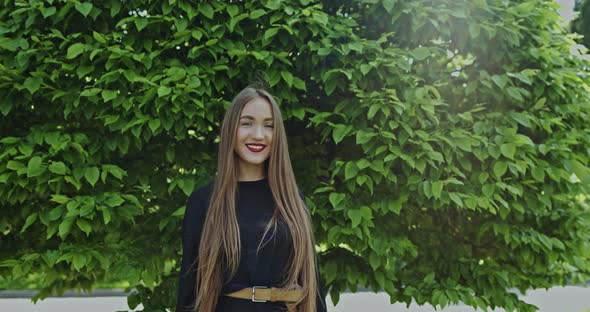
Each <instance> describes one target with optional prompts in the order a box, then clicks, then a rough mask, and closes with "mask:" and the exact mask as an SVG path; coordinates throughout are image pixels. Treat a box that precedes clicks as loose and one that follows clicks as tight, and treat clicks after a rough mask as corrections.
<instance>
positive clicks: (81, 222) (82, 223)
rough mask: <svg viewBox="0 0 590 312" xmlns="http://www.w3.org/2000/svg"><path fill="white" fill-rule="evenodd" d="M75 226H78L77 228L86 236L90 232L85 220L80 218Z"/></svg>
mask: <svg viewBox="0 0 590 312" xmlns="http://www.w3.org/2000/svg"><path fill="white" fill-rule="evenodd" d="M76 225H78V228H79V229H80V230H82V232H84V233H86V236H88V235H90V232H92V226H91V225H90V222H88V221H86V220H85V219H82V218H80V219H78V220H76Z"/></svg>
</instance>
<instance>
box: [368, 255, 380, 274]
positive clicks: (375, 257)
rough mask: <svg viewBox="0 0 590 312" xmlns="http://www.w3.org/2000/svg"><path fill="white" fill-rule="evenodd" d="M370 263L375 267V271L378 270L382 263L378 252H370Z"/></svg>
mask: <svg viewBox="0 0 590 312" xmlns="http://www.w3.org/2000/svg"><path fill="white" fill-rule="evenodd" d="M369 264H370V265H371V267H372V268H373V271H375V270H377V268H379V266H380V265H381V258H380V257H379V255H377V254H376V253H374V252H372V253H370V254H369Z"/></svg>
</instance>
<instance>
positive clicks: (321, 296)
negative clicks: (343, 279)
mask: <svg viewBox="0 0 590 312" xmlns="http://www.w3.org/2000/svg"><path fill="white" fill-rule="evenodd" d="M316 272H317V281H318V282H317V283H318V298H317V300H316V310H317V311H318V312H327V311H328V307H326V294H325V293H324V281H323V279H322V276H321V275H320V263H319V261H318V256H317V254H316Z"/></svg>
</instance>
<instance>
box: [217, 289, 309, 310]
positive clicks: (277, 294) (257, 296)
mask: <svg viewBox="0 0 590 312" xmlns="http://www.w3.org/2000/svg"><path fill="white" fill-rule="evenodd" d="M225 295H226V296H228V297H233V298H241V299H250V300H252V301H253V302H267V301H272V302H275V301H284V302H286V303H287V302H297V301H298V300H299V299H300V298H301V297H302V296H303V290H301V289H286V288H276V287H271V288H268V287H266V286H253V287H246V288H242V289H240V290H238V291H234V292H232V293H229V294H225ZM287 308H288V311H289V312H292V311H296V310H295V305H294V304H288V303H287Z"/></svg>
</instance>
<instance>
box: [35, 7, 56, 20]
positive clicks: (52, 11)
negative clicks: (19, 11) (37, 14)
mask: <svg viewBox="0 0 590 312" xmlns="http://www.w3.org/2000/svg"><path fill="white" fill-rule="evenodd" d="M39 9H40V10H41V14H43V18H48V17H50V16H52V15H53V14H55V12H57V10H56V8H55V7H49V8H43V7H42V8H39Z"/></svg>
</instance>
